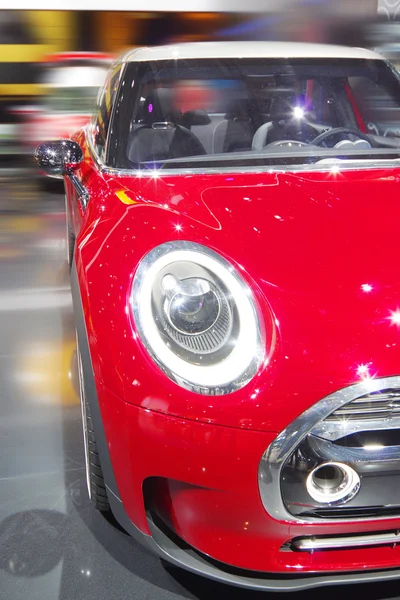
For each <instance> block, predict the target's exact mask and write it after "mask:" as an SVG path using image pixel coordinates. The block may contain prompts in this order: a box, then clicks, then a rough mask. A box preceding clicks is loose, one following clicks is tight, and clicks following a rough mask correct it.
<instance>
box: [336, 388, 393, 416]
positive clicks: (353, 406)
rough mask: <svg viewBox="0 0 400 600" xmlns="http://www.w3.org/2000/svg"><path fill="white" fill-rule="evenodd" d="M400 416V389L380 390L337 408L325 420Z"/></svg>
mask: <svg viewBox="0 0 400 600" xmlns="http://www.w3.org/2000/svg"><path fill="white" fill-rule="evenodd" d="M393 417H400V390H398V389H390V390H379V391H377V392H372V393H371V394H366V395H365V396H361V397H360V398H356V399H355V400H352V402H349V404H345V405H344V406H341V407H340V408H338V409H336V410H335V411H334V412H333V413H332V414H330V415H329V416H328V417H326V418H325V421H342V420H346V421H349V420H350V421H352V420H353V421H375V420H377V419H390V418H393Z"/></svg>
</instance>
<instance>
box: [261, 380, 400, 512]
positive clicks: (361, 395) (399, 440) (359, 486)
mask: <svg viewBox="0 0 400 600" xmlns="http://www.w3.org/2000/svg"><path fill="white" fill-rule="evenodd" d="M259 486H260V493H261V497H262V500H263V503H264V507H265V508H266V510H267V511H268V512H269V513H270V514H271V515H274V517H275V518H280V519H282V520H286V521H287V520H289V521H290V520H295V521H297V522H298V521H299V520H303V521H307V522H310V521H314V522H328V521H332V520H335V521H336V522H346V521H347V522H348V521H351V520H358V521H361V520H363V521H365V520H374V521H378V520H380V519H384V518H389V517H398V516H400V510H399V501H398V499H399V497H400V377H388V378H385V379H383V378H382V379H373V380H369V381H365V382H363V383H359V384H355V385H352V386H349V387H347V388H343V389H342V390H338V391H337V392H335V393H333V394H331V395H329V396H327V397H326V398H324V399H322V400H321V401H320V402H317V403H316V404H314V405H313V406H312V407H311V408H309V409H308V410H307V411H305V412H304V413H303V414H302V415H300V417H298V418H297V419H296V420H295V421H293V423H291V424H290V425H289V426H288V427H287V428H286V429H285V430H284V431H283V432H282V433H281V434H280V435H279V436H278V437H277V439H276V440H275V441H274V442H273V443H272V444H271V445H270V447H269V448H268V449H267V450H266V452H265V453H264V456H263V457H262V460H261V462H260V468H259Z"/></svg>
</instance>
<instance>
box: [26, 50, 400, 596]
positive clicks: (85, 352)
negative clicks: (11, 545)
mask: <svg viewBox="0 0 400 600" xmlns="http://www.w3.org/2000/svg"><path fill="white" fill-rule="evenodd" d="M196 89H197V90H201V99H202V103H203V105H202V106H201V107H200V106H199V100H198V98H199V96H197V95H196V94H195V93H193V90H196ZM191 99H192V102H193V105H191V104H190V102H191ZM183 105H184V110H182V106H183ZM191 106H192V108H191ZM399 121H400V80H399V75H398V74H397V72H396V71H395V70H394V69H393V67H392V66H391V64H390V63H389V62H387V61H386V60H385V59H384V58H383V57H381V56H380V55H378V54H375V53H373V52H370V51H367V50H362V49H355V48H342V47H335V46H323V45H321V46H318V45H312V44H286V43H264V42H254V43H247V42H243V43H224V42H216V43H198V44H183V45H178V46H168V47H159V48H144V49H136V50H133V51H131V52H130V53H128V54H126V55H125V56H124V57H123V58H122V59H121V60H118V61H116V62H115V63H114V65H113V66H112V68H111V70H110V71H109V74H108V76H107V80H106V82H105V85H104V89H103V91H102V93H101V94H100V95H99V104H98V107H97V112H96V114H95V115H94V117H93V121H92V123H91V124H90V126H89V127H87V128H85V129H83V130H81V131H78V132H77V133H76V134H75V135H74V136H73V137H72V139H71V140H60V141H59V142H49V143H47V144H42V145H40V146H39V147H38V148H37V150H36V159H37V162H38V164H39V166H40V168H41V169H43V170H45V171H47V173H48V174H50V175H53V176H56V177H64V179H65V188H66V196H67V220H68V231H69V236H68V237H69V261H70V265H71V277H72V292H73V300H74V310H75V315H76V327H77V339H78V345H79V352H80V377H81V392H82V394H81V395H82V413H83V423H84V440H85V451H86V470H87V483H88V490H89V495H90V496H91V498H92V500H93V501H94V503H95V504H96V506H97V508H99V509H100V510H101V511H108V510H111V511H112V512H113V513H114V515H115V517H116V518H117V520H118V521H119V522H120V523H121V524H122V525H123V526H124V527H125V528H126V530H127V531H129V532H130V533H131V534H132V535H133V536H134V537H135V538H136V539H138V540H140V541H141V542H142V543H144V544H145V545H146V546H147V547H148V548H150V549H152V550H153V551H154V552H156V553H157V554H158V555H159V556H161V557H163V558H164V559H166V560H167V561H170V562H171V563H173V564H175V565H179V566H181V567H184V568H186V569H188V570H190V571H193V572H196V573H201V574H203V575H205V576H207V577H210V578H212V579H215V580H219V581H225V582H229V583H232V584H235V585H238V586H244V587H249V588H254V589H264V590H299V589H304V588H312V587H315V586H321V585H325V584H329V585H331V584H343V583H350V582H363V581H364V582H365V581H383V580H388V579H394V578H397V577H400V546H399V545H397V544H398V542H399V541H400V535H399V530H400V431H399V429H400V276H399V274H398V269H399V257H400V246H399V220H400V203H399V190H400V139H399V131H398V129H396V126H393V123H394V124H396V123H397V124H398V123H399Z"/></svg>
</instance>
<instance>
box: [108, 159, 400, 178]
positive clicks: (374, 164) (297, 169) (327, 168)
mask: <svg viewBox="0 0 400 600" xmlns="http://www.w3.org/2000/svg"><path fill="white" fill-rule="evenodd" d="M349 163H350V164H344V163H340V172H342V171H358V170H373V169H396V168H399V167H400V159H394V160H390V161H389V160H381V161H378V160H376V161H375V160H374V161H360V162H356V161H349ZM332 166H333V165H332V164H329V165H327V164H324V165H320V164H318V163H316V164H313V165H310V164H304V165H287V166H284V165H282V166H280V167H276V168H273V167H268V166H266V167H264V168H262V167H236V168H235V167H206V168H205V167H203V168H197V169H196V168H190V169H189V168H188V169H166V170H164V169H158V170H149V171H143V170H138V169H136V170H135V169H116V168H114V167H107V166H106V165H104V164H103V165H102V166H101V167H100V168H101V170H102V171H103V173H106V174H107V175H114V176H115V177H138V178H150V179H151V178H154V177H158V178H159V177H168V176H176V175H218V174H219V173H223V174H231V175H241V174H245V173H253V174H259V175H261V174H265V173H308V172H317V173H332ZM336 166H337V165H336Z"/></svg>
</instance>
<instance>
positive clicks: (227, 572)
mask: <svg viewBox="0 0 400 600" xmlns="http://www.w3.org/2000/svg"><path fill="white" fill-rule="evenodd" d="M71 292H72V301H73V308H74V315H75V324H76V331H77V337H78V342H79V349H80V352H81V357H82V368H83V374H84V378H85V388H86V394H87V401H88V402H89V404H90V410H91V414H92V420H93V425H94V428H95V433H96V444H97V448H98V452H99V456H100V461H101V467H102V470H103V474H104V480H105V483H106V487H107V492H108V499H109V502H110V507H111V510H112V512H113V514H114V517H115V518H116V520H117V521H118V523H119V524H120V525H121V526H122V527H123V528H124V529H125V530H126V531H127V532H128V533H129V534H130V535H131V536H132V537H133V538H134V539H135V540H136V541H137V542H139V543H140V544H142V545H143V546H144V547H145V548H146V549H147V550H149V551H150V552H152V553H153V554H156V555H158V556H159V557H160V558H163V559H164V560H166V561H167V562H168V563H170V564H173V565H175V566H176V567H180V568H183V569H186V570H188V571H191V572H192V573H195V574H197V575H202V576H205V577H208V578H209V579H213V580H214V581H218V582H220V583H227V584H231V585H235V586H237V587H242V588H248V589H254V590H263V591H275V592H277V591H300V590H305V589H311V588H316V587H321V586H329V585H347V584H350V583H360V584H361V583H367V582H374V581H375V582H379V581H380V582H383V581H391V580H394V579H399V578H400V569H390V570H384V571H373V572H368V571H363V572H361V573H344V574H343V573H339V574H337V573H333V574H328V573H323V574H318V575H309V574H304V575H301V576H299V575H296V576H292V575H290V574H289V575H288V576H287V577H286V578H285V576H282V577H281V578H278V576H277V575H276V574H273V573H257V574H256V573H254V572H252V571H248V572H246V571H244V570H242V569H235V568H233V567H229V566H227V565H223V564H222V563H217V562H216V561H211V560H208V559H207V557H205V556H203V555H201V554H200V553H198V552H196V551H195V550H191V549H190V550H189V551H188V550H187V549H186V548H182V547H181V546H180V545H179V544H177V543H176V542H175V541H173V540H172V539H171V538H170V537H169V536H168V535H166V533H165V532H164V531H162V530H161V529H160V528H159V527H158V526H157V525H156V524H155V522H154V521H153V519H152V517H151V515H148V517H147V519H148V523H149V528H150V531H151V536H149V535H147V534H145V533H143V532H142V531H140V529H138V528H137V527H136V526H135V525H134V523H132V521H131V520H130V518H129V517H128V515H127V513H126V511H125V509H124V506H123V504H122V501H121V499H120V497H119V492H118V486H117V482H116V479H115V475H114V471H113V468H112V464H111V457H110V453H109V450H108V444H107V439H106V435H105V431H104V426H103V421H102V417H101V413H100V407H99V401H98V397H97V391H96V385H95V381H94V375H93V367H92V360H91V356H90V350H89V343H88V336H87V331H86V324H85V318H84V313H83V307H82V300H81V294H80V288H79V282H78V275H77V270H76V263H75V260H74V261H73V265H72V269H71ZM219 565H220V566H219Z"/></svg>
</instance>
